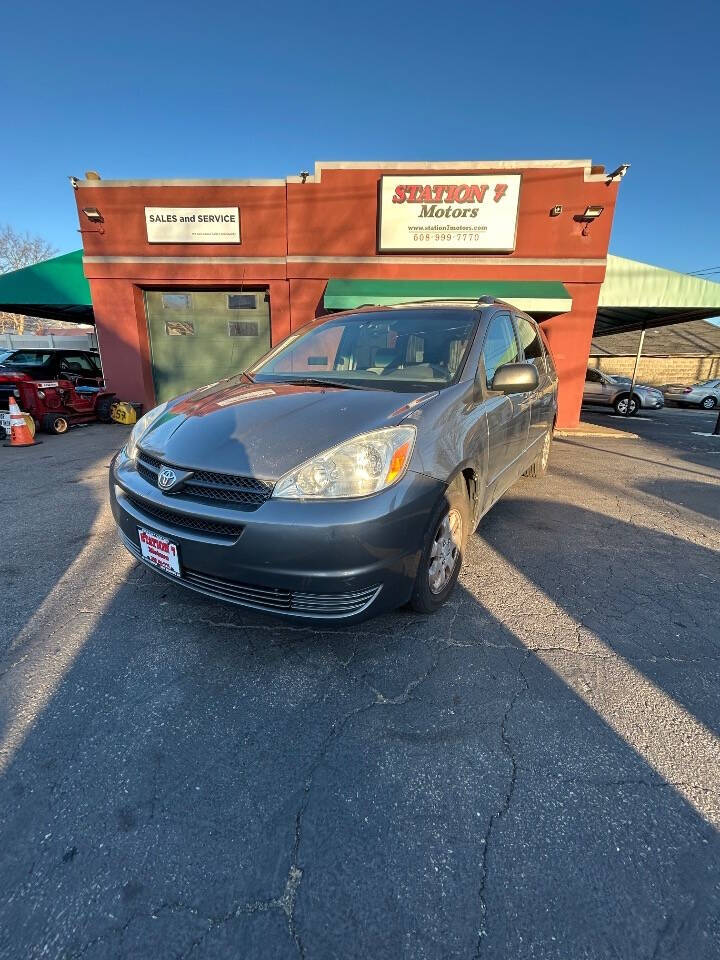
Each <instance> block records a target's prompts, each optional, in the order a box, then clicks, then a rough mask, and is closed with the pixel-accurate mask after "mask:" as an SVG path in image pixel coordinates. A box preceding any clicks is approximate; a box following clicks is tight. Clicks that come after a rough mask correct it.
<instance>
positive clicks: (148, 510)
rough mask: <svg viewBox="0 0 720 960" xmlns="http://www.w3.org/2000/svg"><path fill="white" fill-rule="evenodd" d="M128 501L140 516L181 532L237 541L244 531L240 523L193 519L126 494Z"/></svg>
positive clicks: (187, 515)
mask: <svg viewBox="0 0 720 960" xmlns="http://www.w3.org/2000/svg"><path fill="white" fill-rule="evenodd" d="M125 496H126V497H127V499H128V501H129V502H130V503H131V504H132V506H133V507H134V508H135V509H136V510H137V511H138V513H140V514H146V515H147V516H148V517H152V518H153V519H154V520H159V521H160V522H161V523H167V524H169V525H170V526H173V527H178V528H180V529H182V530H195V531H197V532H199V533H209V534H211V535H213V536H220V537H232V538H233V540H237V538H238V537H239V536H240V534H241V533H242V532H243V530H244V529H245V527H244V525H243V524H241V523H226V522H225V521H223V520H208V519H206V518H205V517H194V516H192V515H191V514H189V513H177V512H176V511H175V510H166V509H165V508H164V507H158V506H157V505H156V504H154V503H148V502H147V501H146V500H139V499H138V498H137V497H132V496H130V494H128V493H126V494H125Z"/></svg>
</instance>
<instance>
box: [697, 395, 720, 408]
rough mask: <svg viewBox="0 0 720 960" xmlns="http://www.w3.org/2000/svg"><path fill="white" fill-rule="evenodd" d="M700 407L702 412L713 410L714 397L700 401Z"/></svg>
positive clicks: (715, 401) (715, 404) (715, 403)
mask: <svg viewBox="0 0 720 960" xmlns="http://www.w3.org/2000/svg"><path fill="white" fill-rule="evenodd" d="M700 406H701V407H702V408H703V410H714V409H715V407H716V406H717V400H716V399H715V397H705V399H704V400H702V401H701V403H700Z"/></svg>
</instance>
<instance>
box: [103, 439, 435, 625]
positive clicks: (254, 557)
mask: <svg viewBox="0 0 720 960" xmlns="http://www.w3.org/2000/svg"><path fill="white" fill-rule="evenodd" d="M444 490H445V485H444V484H443V483H440V482H439V481H437V480H434V479H432V478H430V477H426V476H424V475H423V474H418V473H412V472H408V473H407V474H406V475H405V476H404V477H403V478H402V480H400V481H399V482H398V483H397V484H395V485H394V486H392V487H391V488H390V489H389V490H384V491H382V492H381V493H378V494H375V495H373V496H370V497H366V498H362V499H358V500H335V501H332V500H330V501H315V502H313V501H293V500H274V499H272V498H271V499H269V500H267V501H266V502H265V503H263V504H262V505H261V506H259V507H255V508H246V507H244V506H243V505H241V504H216V503H210V502H208V501H201V500H199V499H197V498H194V497H187V496H183V495H182V494H181V493H178V494H171V495H167V494H163V493H162V492H161V491H160V490H158V489H157V487H154V486H153V485H152V484H150V483H149V482H148V481H147V480H145V479H143V477H141V476H140V475H139V474H138V472H137V470H136V469H135V465H134V463H133V462H132V461H130V460H128V458H127V457H126V456H125V455H124V454H123V453H120V454H118V455H117V457H116V458H115V459H114V460H113V463H112V465H111V468H110V504H111V507H112V512H113V516H114V518H115V521H116V523H117V525H118V527H119V528H120V532H121V536H122V539H123V542H124V543H125V546H126V547H127V548H128V549H129V550H130V552H131V553H133V555H134V556H135V557H137V559H141V556H140V545H139V539H138V527H144V528H146V529H149V530H152V531H155V532H158V533H161V534H163V535H164V536H166V537H169V538H170V539H171V540H173V541H174V542H175V543H176V544H177V546H178V550H179V554H180V564H181V571H182V576H181V577H180V578H177V577H175V576H173V575H171V574H167V575H166V576H168V577H169V578H170V579H172V580H173V581H175V582H177V583H179V584H180V585H182V586H185V587H188V588H189V589H192V590H196V591H197V592H199V593H203V594H205V595H207V596H211V597H214V598H216V599H220V600H225V601H229V602H231V603H236V604H240V605H241V606H245V607H250V608H252V609H255V610H261V611H263V612H265V613H272V614H279V615H282V616H288V617H292V618H295V619H304V620H313V621H319V620H321V621H327V620H340V621H343V622H355V621H358V620H363V619H366V618H367V617H369V616H374V615H375V614H377V613H380V612H382V611H383V610H389V609H393V608H395V607H398V606H401V605H402V604H403V603H406V602H407V601H408V600H409V598H410V595H411V593H412V587H413V583H414V580H415V575H416V572H417V567H418V563H419V561H420V556H421V553H422V548H423V544H424V538H425V533H426V530H427V525H428V522H429V517H430V514H431V512H432V511H433V509H434V508H435V505H436V504H437V502H438V499H439V498H440V497H441V496H442V495H443V493H444ZM153 569H156V570H157V568H155V567H153ZM157 572H158V573H160V572H161V571H160V570H157Z"/></svg>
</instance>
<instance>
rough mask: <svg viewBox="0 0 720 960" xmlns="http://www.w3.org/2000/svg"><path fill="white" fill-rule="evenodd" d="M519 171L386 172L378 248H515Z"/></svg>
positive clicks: (382, 182) (405, 251)
mask: <svg viewBox="0 0 720 960" xmlns="http://www.w3.org/2000/svg"><path fill="white" fill-rule="evenodd" d="M520 180H521V177H520V174H516V173H514V174H505V175H503V176H492V177H483V176H468V175H465V176H462V175H461V176H452V177H448V176H445V175H443V174H442V173H437V174H433V173H428V174H425V175H423V176H421V177H382V178H381V187H380V250H381V251H384V252H387V251H393V250H394V251H403V252H404V253H407V252H412V253H425V252H426V251H430V250H432V251H433V252H434V251H438V250H440V251H452V250H460V251H463V252H466V253H472V252H474V251H485V250H495V251H499V252H507V251H511V250H514V249H515V232H516V228H517V216H518V202H519V199H520Z"/></svg>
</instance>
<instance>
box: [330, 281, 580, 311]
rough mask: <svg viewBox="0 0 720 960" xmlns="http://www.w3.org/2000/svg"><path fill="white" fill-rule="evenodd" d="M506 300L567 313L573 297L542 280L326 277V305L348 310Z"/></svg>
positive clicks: (521, 306) (524, 306)
mask: <svg viewBox="0 0 720 960" xmlns="http://www.w3.org/2000/svg"><path fill="white" fill-rule="evenodd" d="M484 296H488V297H494V298H496V299H497V300H505V301H506V302H507V303H511V304H512V305H513V306H515V307H517V308H518V309H519V310H525V311H527V312H528V313H566V312H567V311H568V310H570V308H571V307H572V298H571V296H570V294H569V293H568V292H567V290H566V289H565V287H564V286H563V285H562V283H558V282H556V281H545V280H328V285H327V287H326V289H325V299H324V303H325V307H326V308H327V309H328V310H350V309H352V308H353V307H362V306H370V305H371V306H387V305H389V304H394V303H410V302H412V301H414V300H477V299H478V298H479V297H484Z"/></svg>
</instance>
